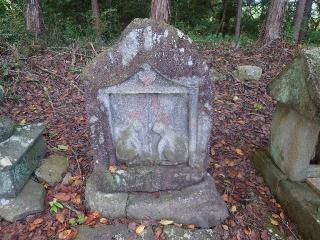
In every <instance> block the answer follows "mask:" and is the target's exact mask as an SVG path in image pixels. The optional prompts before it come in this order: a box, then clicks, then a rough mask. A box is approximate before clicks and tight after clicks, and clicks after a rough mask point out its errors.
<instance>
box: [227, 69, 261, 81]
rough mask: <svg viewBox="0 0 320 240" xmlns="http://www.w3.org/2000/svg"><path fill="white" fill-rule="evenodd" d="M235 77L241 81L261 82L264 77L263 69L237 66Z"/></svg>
mask: <svg viewBox="0 0 320 240" xmlns="http://www.w3.org/2000/svg"><path fill="white" fill-rule="evenodd" d="M233 75H234V76H235V77H236V78H238V79H240V80H255V81H257V80H259V79H260V78H261V75H262V69H261V68H260V67H257V66H251V65H243V66H237V67H236V70H235V71H234V72H233Z"/></svg>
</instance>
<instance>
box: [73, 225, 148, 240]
mask: <svg viewBox="0 0 320 240" xmlns="http://www.w3.org/2000/svg"><path fill="white" fill-rule="evenodd" d="M77 230H78V235H77V237H76V240H89V239H91V240H122V239H123V240H126V239H132V240H152V239H154V234H153V232H152V229H151V228H150V227H148V228H145V229H144V231H143V232H142V233H141V234H140V235H139V236H137V235H136V234H135V233H134V232H133V231H132V230H130V229H129V228H128V227H127V225H124V224H119V225H98V226H96V227H94V228H92V227H89V226H86V225H81V226H79V227H77Z"/></svg>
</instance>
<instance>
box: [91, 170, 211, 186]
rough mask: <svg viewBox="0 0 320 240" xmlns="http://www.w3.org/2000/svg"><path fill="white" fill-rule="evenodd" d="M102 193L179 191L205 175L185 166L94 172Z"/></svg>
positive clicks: (197, 181)
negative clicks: (112, 172)
mask: <svg viewBox="0 0 320 240" xmlns="http://www.w3.org/2000/svg"><path fill="white" fill-rule="evenodd" d="M94 175H99V177H98V178H97V179H99V182H100V185H101V189H102V191H104V192H157V191H164V190H180V189H182V188H184V187H188V186H190V185H193V184H196V183H199V182H200V181H201V180H202V179H203V178H204V176H205V175H206V173H205V172H204V171H202V170H200V169H194V168H190V167H187V166H152V167H150V166H135V167H130V168H128V169H127V170H126V171H124V170H117V171H116V172H115V173H114V174H111V173H110V172H108V171H106V172H96V173H94Z"/></svg>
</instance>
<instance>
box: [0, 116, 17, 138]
mask: <svg viewBox="0 0 320 240" xmlns="http://www.w3.org/2000/svg"><path fill="white" fill-rule="evenodd" d="M14 128H15V123H14V122H13V121H12V120H11V119H10V118H9V117H6V116H0V142H3V141H4V140H6V139H8V138H9V137H10V136H11V135H12V134H13V131H14Z"/></svg>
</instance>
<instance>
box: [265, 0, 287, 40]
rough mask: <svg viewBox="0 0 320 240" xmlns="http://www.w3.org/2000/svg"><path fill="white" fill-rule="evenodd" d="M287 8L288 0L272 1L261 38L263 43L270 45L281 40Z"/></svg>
mask: <svg viewBox="0 0 320 240" xmlns="http://www.w3.org/2000/svg"><path fill="white" fill-rule="evenodd" d="M287 7H288V0H271V3H270V6H269V11H268V16H267V19H266V21H265V24H264V29H263V31H262V34H261V37H260V41H261V42H263V43H268V42H272V41H274V40H277V39H279V38H281V32H282V26H283V20H284V16H285V13H286V10H287Z"/></svg>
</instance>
